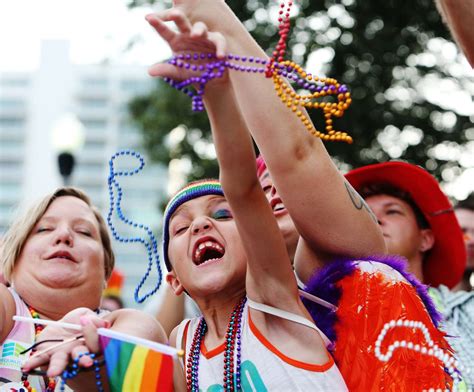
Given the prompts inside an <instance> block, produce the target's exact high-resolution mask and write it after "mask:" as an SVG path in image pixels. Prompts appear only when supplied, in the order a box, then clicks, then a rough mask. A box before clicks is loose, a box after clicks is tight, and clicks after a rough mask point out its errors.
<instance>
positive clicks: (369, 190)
mask: <svg viewBox="0 0 474 392" xmlns="http://www.w3.org/2000/svg"><path fill="white" fill-rule="evenodd" d="M358 192H359V194H360V195H361V196H362V198H364V199H367V198H368V197H370V196H377V195H388V196H392V197H396V198H397V199H400V200H403V201H404V202H406V203H407V204H408V205H409V206H410V207H411V209H412V210H413V212H414V214H415V218H416V223H417V224H418V227H419V228H420V229H429V228H430V224H429V223H428V220H427V219H426V217H425V215H423V212H421V209H420V207H418V206H417V205H416V203H415V202H414V201H413V199H412V197H411V196H410V194H409V193H408V192H407V191H405V190H403V189H400V188H398V187H395V186H393V185H392V184H389V183H373V184H366V185H364V186H362V187H361V188H360V189H359V190H358Z"/></svg>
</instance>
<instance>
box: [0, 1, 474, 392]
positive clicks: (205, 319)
mask: <svg viewBox="0 0 474 392" xmlns="http://www.w3.org/2000/svg"><path fill="white" fill-rule="evenodd" d="M441 3H442V4H443V5H442V6H441ZM447 3H448V2H440V8H441V9H442V10H444V11H443V12H445V13H446V14H447V15H451V14H450V13H449V12H448V11H449V10H450V7H449V4H447ZM147 21H148V23H149V24H150V25H151V26H152V27H153V28H154V29H155V30H156V32H157V33H158V35H160V36H161V37H162V38H163V39H164V40H165V41H166V42H167V43H168V45H169V46H170V48H171V50H172V51H173V54H174V55H176V56H180V55H186V54H189V53H200V54H205V56H201V57H200V59H201V60H202V63H201V65H202V66H203V67H205V66H206V64H207V63H209V62H210V61H211V60H209V59H215V58H217V59H223V58H225V56H226V54H228V53H245V54H246V55H247V56H252V58H265V57H266V56H265V53H264V51H263V50H262V49H261V48H260V47H259V45H258V44H257V43H256V42H255V41H254V40H253V38H252V37H251V35H250V34H249V33H248V32H247V30H246V29H245V27H244V25H243V24H242V23H241V22H240V21H239V20H238V19H237V18H236V17H235V15H234V13H233V12H232V10H231V9H230V8H229V7H228V6H227V5H226V4H225V2H223V1H216V0H201V1H198V0H176V1H175V4H174V6H173V7H172V8H170V9H168V10H166V11H163V12H161V13H158V14H152V15H149V16H147ZM167 22H173V23H174V24H175V25H176V27H177V29H174V28H172V27H170V26H169V24H167ZM455 31H457V30H455ZM460 34H461V33H460ZM463 42H465V41H463ZM467 46H468V50H469V49H472V48H471V46H470V44H469V43H467ZM463 47H464V46H463ZM207 54H209V56H207ZM222 73H223V74H222V75H221V77H219V78H216V79H215V80H212V81H210V82H209V83H207V85H206V89H205V93H204V94H203V96H202V98H203V103H204V107H205V109H206V111H207V114H208V116H209V120H210V124H211V129H212V135H213V141H214V145H215V147H216V152H217V159H218V162H219V168H220V178H219V179H202V180H200V181H196V182H192V183H190V184H187V185H186V186H185V187H183V188H182V189H180V190H179V191H178V192H177V193H176V194H175V195H174V196H173V197H171V199H170V200H169V202H168V204H167V206H166V209H165V211H164V219H163V222H164V223H163V249H162V257H163V259H164V262H165V265H166V268H167V275H166V282H167V283H168V285H169V286H168V289H167V291H166V293H165V296H164V297H165V298H164V300H163V303H162V305H161V309H160V311H159V312H158V314H157V315H156V317H152V316H150V315H149V314H147V313H144V312H142V311H138V310H133V309H126V308H125V309H122V308H123V303H122V302H120V296H119V295H118V294H119V291H117V286H120V282H121V280H122V277H121V276H120V274H119V273H118V272H115V275H114V278H113V279H112V283H109V286H108V290H107V291H106V292H105V293H104V289H105V288H106V287H107V281H108V280H109V278H110V276H111V274H112V271H113V268H114V254H113V250H112V241H111V239H110V236H109V233H108V230H107V227H106V223H105V222H104V219H103V218H102V216H101V214H100V213H99V212H98V211H97V209H96V208H95V207H94V206H93V205H92V203H91V201H90V199H89V198H88V196H87V195H86V194H84V193H83V192H82V191H81V190H79V189H76V188H71V187H64V188H59V189H57V190H56V191H54V192H53V193H51V194H50V195H47V196H46V197H44V198H43V199H41V200H40V201H39V202H37V203H36V204H34V205H33V206H32V207H31V208H30V209H29V210H27V211H25V212H24V214H23V215H22V216H19V217H17V218H16V220H15V221H14V222H13V223H12V225H11V227H10V228H9V231H8V232H7V234H6V235H5V237H4V238H3V239H2V245H1V253H0V262H1V265H2V268H3V278H4V282H0V298H1V304H0V347H1V352H2V357H1V359H0V391H3V390H5V391H13V390H15V391H18V390H30V391H31V390H36V391H54V390H60V389H61V388H64V386H60V383H59V379H60V376H61V375H62V374H63V372H64V371H65V369H66V368H67V367H68V364H70V362H71V361H72V360H76V359H77V360H78V366H79V367H80V368H84V369H85V368H89V367H91V366H93V364H94V366H95V364H96V362H94V361H93V358H95V357H94V356H91V355H89V354H87V355H84V353H94V354H98V355H100V354H101V353H100V347H99V345H98V336H97V328H110V329H112V330H115V331H119V332H123V333H126V334H129V335H133V336H136V337H139V338H144V339H148V340H151V341H155V342H161V343H165V344H169V345H172V346H174V347H176V348H178V349H179V350H183V352H184V355H183V356H182V357H180V358H178V359H177V360H176V362H175V364H174V367H173V375H172V377H173V381H174V389H175V390H177V391H181V390H183V391H184V390H187V391H209V392H210V391H221V390H225V391H238V390H242V391H345V390H349V391H380V390H387V391H399V390H403V391H422V390H472V388H474V333H473V329H472V328H473V327H472V326H473V325H474V291H473V290H472V289H473V275H474V197H473V196H471V197H469V198H468V199H467V200H465V201H463V202H460V203H459V204H458V205H457V206H455V207H453V206H452V204H451V203H450V201H449V199H448V198H447V197H446V196H445V194H444V193H443V191H442V190H441V188H440V186H439V184H438V183H437V181H436V180H435V179H434V178H433V177H432V176H431V175H430V174H429V173H428V172H427V171H426V170H424V169H422V168H420V167H418V166H415V165H412V164H409V163H404V162H385V163H380V164H375V165H369V166H365V167H361V168H357V169H354V170H352V171H350V172H349V173H347V174H346V175H345V176H344V175H343V174H342V173H341V172H340V171H339V170H338V169H337V167H336V166H335V165H334V163H333V162H332V160H331V158H330V156H329V154H328V153H327V151H326V149H325V147H324V144H323V142H322V141H321V140H320V139H318V138H315V137H314V136H313V135H311V134H310V133H308V132H307V129H308V124H306V123H305V122H302V121H301V120H300V118H298V117H297V116H295V115H294V113H293V112H292V111H291V110H288V108H287V107H286V106H284V105H282V104H281V102H280V98H279V97H278V96H277V95H276V94H275V93H274V84H273V82H272V80H271V79H269V78H265V77H262V75H259V74H258V73H253V74H252V73H242V72H232V71H231V70H223V71H222ZM150 74H151V75H152V76H154V77H158V78H164V79H167V80H170V79H171V80H175V81H182V80H187V79H189V78H192V77H193V76H194V75H195V73H194V70H193V69H192V68H190V67H177V66H175V65H173V64H170V63H159V64H156V65H154V66H152V67H151V68H150ZM256 91H258V94H256V93H255V92H256ZM253 143H255V144H256V145H257V146H258V149H259V151H260V153H261V155H259V156H258V157H257V156H256V155H255V150H254V144H253ZM109 282H110V281H109ZM117 282H118V283H117ZM114 285H115V286H114ZM185 296H186V297H187V298H191V299H192V300H193V301H194V303H195V304H196V305H197V308H198V313H199V315H198V316H197V317H192V318H186V315H185V307H184V297H185ZM14 315H18V316H24V317H27V318H33V319H46V320H56V321H57V320H60V321H61V322H67V323H73V324H77V325H80V326H81V327H82V331H81V333H80V334H78V332H77V331H73V330H70V329H68V328H67V327H64V324H63V325H62V326H61V325H50V326H47V327H44V326H42V325H41V324H33V323H32V324H30V323H22V322H19V321H14V320H13V316H14ZM5 353H7V354H5ZM39 367H41V368H42V369H43V370H44V369H45V370H44V372H43V373H38V372H37V371H36V370H35V369H38V368H39ZM102 373H103V374H102V375H103V377H102V380H104V381H103V385H102V384H101V385H100V387H104V388H107V377H106V376H105V372H104V370H102ZM170 377H171V375H170ZM97 385H98V381H97V374H94V372H79V373H78V375H77V376H76V377H74V378H71V379H70V380H68V381H67V385H66V386H65V388H68V389H73V390H77V391H82V390H84V391H90V390H94V388H96V387H97ZM21 388H23V389H21Z"/></svg>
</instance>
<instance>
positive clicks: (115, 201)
mask: <svg viewBox="0 0 474 392" xmlns="http://www.w3.org/2000/svg"><path fill="white" fill-rule="evenodd" d="M124 157H128V158H131V159H134V160H135V161H138V163H139V164H138V167H136V168H134V169H130V170H121V169H119V168H116V165H117V164H116V162H115V161H116V160H117V159H118V158H124ZM144 166H145V160H144V159H143V157H142V156H141V155H140V154H139V153H138V152H135V151H133V150H128V149H126V150H120V151H118V152H116V153H115V154H114V155H112V157H111V158H110V161H109V177H108V187H109V200H110V204H109V212H108V214H107V224H108V226H109V228H110V231H111V232H112V235H113V237H114V238H115V239H116V240H117V241H119V242H122V243H125V244H128V243H141V244H143V246H145V248H146V251H147V256H148V266H147V270H146V272H145V275H144V276H143V277H142V278H141V280H140V283H139V284H138V286H137V287H136V289H135V301H136V302H138V303H142V302H143V301H145V300H146V299H147V298H148V297H150V296H152V295H153V294H155V293H156V292H157V291H158V289H159V288H160V285H161V282H162V280H163V273H162V271H161V266H160V257H159V255H158V242H157V240H156V237H155V235H154V234H153V231H152V230H151V229H150V228H149V227H148V226H146V225H144V224H141V223H138V222H135V221H133V220H131V219H129V218H127V217H126V216H125V214H124V212H123V210H122V198H123V194H124V192H123V189H122V187H121V185H120V182H119V178H121V177H130V176H133V175H135V174H137V173H138V172H140V171H141V170H142V169H143V168H144ZM114 212H116V213H117V216H118V218H119V220H120V221H121V222H123V223H124V224H126V225H128V226H130V227H131V228H132V229H133V230H143V231H144V232H145V234H146V235H142V236H130V237H124V236H122V235H121V234H120V233H119V231H118V229H117V228H116V226H115V224H114V222H113V219H112V218H113V215H114ZM153 265H154V266H155V269H156V272H157V275H158V280H157V281H156V284H155V286H154V288H153V289H150V290H149V291H148V292H147V293H146V294H145V295H143V296H141V295H140V289H141V288H142V287H143V285H144V284H145V282H146V280H147V279H148V276H149V275H150V273H151V272H152V268H153Z"/></svg>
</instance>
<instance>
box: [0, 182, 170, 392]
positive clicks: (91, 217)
mask: <svg viewBox="0 0 474 392" xmlns="http://www.w3.org/2000/svg"><path fill="white" fill-rule="evenodd" d="M0 260H1V266H2V268H3V274H4V277H5V280H6V282H8V284H9V287H7V286H6V285H4V284H1V283H0V351H1V352H2V357H1V359H0V385H3V388H5V387H7V389H8V390H10V389H9V388H20V387H25V388H26V389H28V387H32V388H36V390H37V391H44V390H46V391H53V390H55V389H56V387H57V386H58V388H59V383H57V382H56V379H55V377H56V376H58V375H59V374H60V371H61V370H62V369H63V368H64V366H65V365H66V363H67V362H68V360H69V353H70V354H71V355H77V354H78V353H80V352H86V351H89V350H88V349H87V347H86V346H85V344H84V342H83V341H82V340H77V341H76V342H75V343H74V344H72V345H71V346H70V347H69V348H68V352H67V353H66V354H65V353H64V352H54V351H53V352H52V353H49V354H47V357H48V358H47V360H48V361H49V363H50V365H49V369H48V377H44V378H43V377H40V376H31V375H28V374H27V373H26V371H27V370H31V369H27V368H23V369H22V366H23V365H24V363H25V362H26V360H27V359H28V358H29V356H30V352H27V353H24V354H23V353H22V352H23V351H24V350H25V349H26V348H28V347H30V346H32V345H33V344H34V343H35V342H36V343H38V342H39V341H41V340H45V336H47V338H48V339H50V338H51V337H54V338H57V339H61V338H64V337H65V336H67V335H68V332H67V331H64V330H63V331H61V330H59V329H57V328H56V329H55V330H53V331H51V327H48V328H49V332H48V331H47V329H48V328H47V329H46V330H45V331H44V332H42V331H41V329H40V327H39V325H36V326H35V325H34V324H30V323H19V322H14V321H13V319H12V317H13V315H20V316H24V317H32V318H42V319H50V320H59V319H63V318H64V316H66V315H68V316H67V317H66V319H67V320H68V321H69V322H76V323H78V322H79V321H80V318H81V317H82V319H83V320H84V316H89V317H90V316H91V315H94V314H95V313H98V312H99V305H100V299H101V294H102V290H103V288H104V286H105V282H106V279H107V278H108V277H109V276H110V273H111V271H112V268H113V266H114V254H113V251H112V246H111V241H110V237H109V234H108V232H107V227H106V224H105V222H104V219H103V218H102V216H101V215H100V213H99V212H98V210H97V209H96V208H95V207H94V206H93V205H92V204H91V201H90V199H89V198H88V196H87V195H86V194H85V193H83V192H82V191H80V190H79V189H75V188H59V189H58V190H56V191H55V192H54V193H52V194H50V195H47V196H45V197H44V198H43V199H42V200H40V201H39V202H38V203H36V204H35V205H33V206H32V207H31V208H30V209H29V210H28V211H25V213H24V214H23V215H22V216H20V217H19V218H18V219H17V220H16V221H15V222H14V223H13V224H12V226H11V227H10V230H9V231H8V232H7V233H6V235H5V237H4V238H3V243H2V248H1V255H0ZM77 308H80V309H77ZM106 317H107V320H102V325H101V326H107V325H111V326H112V328H114V329H119V330H121V331H124V332H127V333H131V334H135V335H137V336H141V337H144V338H147V339H151V340H155V341H164V340H166V336H165V335H164V332H163V330H162V328H161V326H160V325H159V324H158V323H157V322H156V321H155V320H154V319H153V318H152V317H150V316H147V315H146V314H144V313H142V312H139V311H135V310H120V311H117V312H113V313H111V314H110V315H107V316H106ZM86 318H87V317H86ZM52 332H53V333H52ZM40 334H41V335H40ZM47 344H48V343H44V344H43V345H40V346H39V347H38V349H43V348H44V347H46V346H47ZM88 361H90V359H87V357H84V358H83V361H82V364H83V365H86V366H87V362H88ZM91 376H92V377H90V380H88V379H84V378H83V379H82V380H81V379H79V381H80V385H81V386H83V388H84V390H88V389H89V390H90V388H89V386H88V382H89V381H90V382H91V383H94V382H95V380H94V377H93V372H91ZM56 384H58V385H56ZM89 385H94V384H89ZM0 388H2V387H0ZM79 389H80V388H79Z"/></svg>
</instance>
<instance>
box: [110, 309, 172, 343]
mask: <svg viewBox="0 0 474 392" xmlns="http://www.w3.org/2000/svg"><path fill="white" fill-rule="evenodd" d="M107 318H108V319H109V320H110V321H111V322H112V328H113V329H115V330H117V331H120V332H124V333H128V334H130V335H134V336H137V337H141V338H144V339H149V340H153V341H156V342H160V343H166V342H167V341H168V338H167V336H166V333H165V330H164V329H163V327H162V326H161V324H160V323H159V322H158V321H157V320H156V319H155V318H154V317H153V316H151V315H149V314H148V313H145V312H142V311H140V310H136V309H119V310H115V311H113V312H112V313H110V314H109V315H108V317H107Z"/></svg>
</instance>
